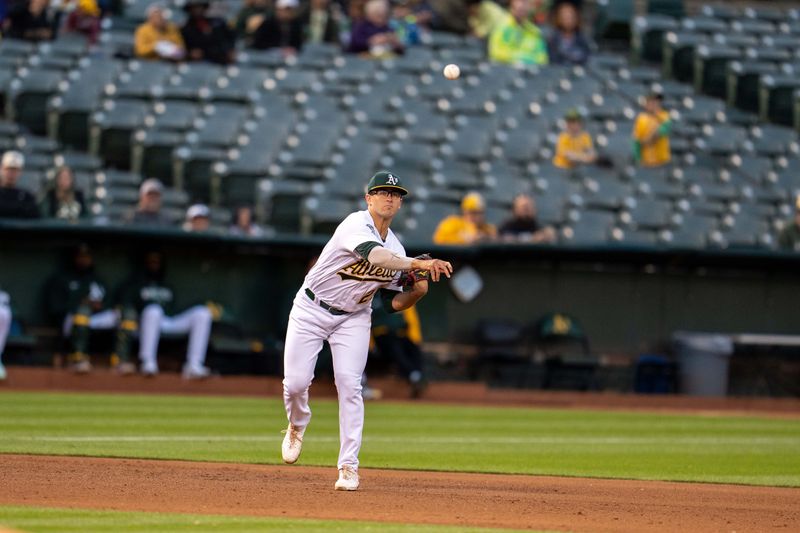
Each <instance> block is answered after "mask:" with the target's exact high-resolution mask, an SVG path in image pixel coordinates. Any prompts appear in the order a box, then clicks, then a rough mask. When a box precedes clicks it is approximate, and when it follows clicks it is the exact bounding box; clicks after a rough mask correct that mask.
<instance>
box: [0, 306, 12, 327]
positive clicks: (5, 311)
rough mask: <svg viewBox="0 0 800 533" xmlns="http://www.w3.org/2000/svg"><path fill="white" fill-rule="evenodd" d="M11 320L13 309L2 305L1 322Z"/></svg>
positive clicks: (0, 308)
mask: <svg viewBox="0 0 800 533" xmlns="http://www.w3.org/2000/svg"><path fill="white" fill-rule="evenodd" d="M9 322H11V309H9V308H8V307H6V306H4V305H0V324H7V323H9Z"/></svg>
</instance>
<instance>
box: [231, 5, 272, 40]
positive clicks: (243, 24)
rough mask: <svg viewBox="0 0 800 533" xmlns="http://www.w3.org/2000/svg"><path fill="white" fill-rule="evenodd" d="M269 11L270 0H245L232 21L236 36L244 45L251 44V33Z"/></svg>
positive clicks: (253, 32)
mask: <svg viewBox="0 0 800 533" xmlns="http://www.w3.org/2000/svg"><path fill="white" fill-rule="evenodd" d="M271 12H272V2H270V0H245V2H244V5H243V6H242V9H240V10H239V13H238V14H237V15H236V22H235V23H234V28H235V29H236V36H237V37H238V38H239V39H240V40H242V42H244V44H245V46H247V47H250V46H252V44H253V35H254V34H255V32H256V30H257V29H258V27H259V26H261V23H262V22H264V19H266V18H267V16H269V14H270V13H271Z"/></svg>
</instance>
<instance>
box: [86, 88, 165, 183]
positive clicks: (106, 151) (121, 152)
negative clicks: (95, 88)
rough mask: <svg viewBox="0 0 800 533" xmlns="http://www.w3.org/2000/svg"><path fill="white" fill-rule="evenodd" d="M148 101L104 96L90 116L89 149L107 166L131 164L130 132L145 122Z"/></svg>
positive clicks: (121, 167)
mask: <svg viewBox="0 0 800 533" xmlns="http://www.w3.org/2000/svg"><path fill="white" fill-rule="evenodd" d="M149 112H150V105H149V104H148V103H146V102H143V101H141V100H106V101H105V102H103V104H102V107H101V108H100V110H98V111H96V112H95V113H93V114H92V115H91V117H90V119H89V153H91V154H93V155H96V156H98V157H101V158H102V159H103V161H105V163H106V164H107V165H109V166H112V167H114V168H119V169H121V170H126V169H129V168H130V157H131V135H132V134H133V132H134V131H135V130H137V129H140V128H142V127H143V126H144V125H145V119H146V118H147V116H148V114H149Z"/></svg>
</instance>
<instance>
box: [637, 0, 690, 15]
mask: <svg viewBox="0 0 800 533" xmlns="http://www.w3.org/2000/svg"><path fill="white" fill-rule="evenodd" d="M647 12H648V13H653V14H659V15H665V16H668V17H673V18H676V19H679V18H682V17H684V16H685V15H686V6H685V5H684V2H683V0H648V1H647Z"/></svg>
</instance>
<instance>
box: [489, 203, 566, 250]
mask: <svg viewBox="0 0 800 533" xmlns="http://www.w3.org/2000/svg"><path fill="white" fill-rule="evenodd" d="M499 232H500V237H502V238H503V239H504V240H510V241H518V242H528V243H532V244H536V243H548V242H554V241H555V240H556V231H555V230H554V229H553V227H552V226H544V227H543V226H542V225H541V224H540V223H539V221H538V220H537V219H536V202H534V200H533V198H531V197H530V196H529V195H527V194H524V193H520V194H518V195H516V196H515V197H514V203H513V205H512V208H511V217H510V218H508V219H507V220H506V221H505V222H503V224H502V225H501V226H500V230H499Z"/></svg>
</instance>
